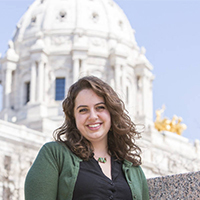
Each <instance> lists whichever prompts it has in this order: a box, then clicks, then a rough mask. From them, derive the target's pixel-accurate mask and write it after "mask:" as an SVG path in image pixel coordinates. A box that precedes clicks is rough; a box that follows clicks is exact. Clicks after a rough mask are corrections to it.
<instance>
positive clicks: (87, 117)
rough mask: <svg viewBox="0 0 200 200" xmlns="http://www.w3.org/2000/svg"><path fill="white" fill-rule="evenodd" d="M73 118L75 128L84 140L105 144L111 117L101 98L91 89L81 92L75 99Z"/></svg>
mask: <svg viewBox="0 0 200 200" xmlns="http://www.w3.org/2000/svg"><path fill="white" fill-rule="evenodd" d="M74 116H75V121H76V127H77V128H78V130H79V131H80V133H81V134H82V135H83V136H84V137H85V138H86V139H88V140H89V141H90V142H91V143H95V142H104V143H106V144H107V134H108V131H109V129H110V127H111V117H110V113H109V111H108V109H107V108H106V105H105V101H104V99H103V98H102V97H100V96H98V95H97V94H96V93H95V92H94V91H93V90H92V89H83V90H81V91H80V92H79V93H78V95H77V97H76V99H75V106H74Z"/></svg>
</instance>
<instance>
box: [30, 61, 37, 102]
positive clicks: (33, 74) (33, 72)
mask: <svg viewBox="0 0 200 200" xmlns="http://www.w3.org/2000/svg"><path fill="white" fill-rule="evenodd" d="M36 75H37V73H36V63H35V62H34V63H32V66H31V88H30V89H31V91H30V102H31V103H34V102H35V101H36Z"/></svg>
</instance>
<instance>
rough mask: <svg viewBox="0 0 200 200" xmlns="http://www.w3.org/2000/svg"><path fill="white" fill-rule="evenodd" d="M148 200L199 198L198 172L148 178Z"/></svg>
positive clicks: (191, 199) (192, 199)
mask: <svg viewBox="0 0 200 200" xmlns="http://www.w3.org/2000/svg"><path fill="white" fill-rule="evenodd" d="M147 181H148V186H149V194H150V198H149V199H150V200H171V199H172V200H174V199H176V200H178V199H179V200H197V199H200V172H192V173H187V174H178V175H172V176H165V177H158V178H151V179H148V180H147Z"/></svg>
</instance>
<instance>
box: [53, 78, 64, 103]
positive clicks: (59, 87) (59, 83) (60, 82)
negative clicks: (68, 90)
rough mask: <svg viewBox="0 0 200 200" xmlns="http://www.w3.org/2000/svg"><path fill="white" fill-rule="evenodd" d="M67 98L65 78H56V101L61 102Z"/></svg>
mask: <svg viewBox="0 0 200 200" xmlns="http://www.w3.org/2000/svg"><path fill="white" fill-rule="evenodd" d="M64 98H65V78H56V85H55V100H56V101H61V100H63V99H64Z"/></svg>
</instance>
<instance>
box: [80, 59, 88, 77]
mask: <svg viewBox="0 0 200 200" xmlns="http://www.w3.org/2000/svg"><path fill="white" fill-rule="evenodd" d="M81 64H82V66H81V71H80V77H84V76H87V65H86V59H84V60H81Z"/></svg>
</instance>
